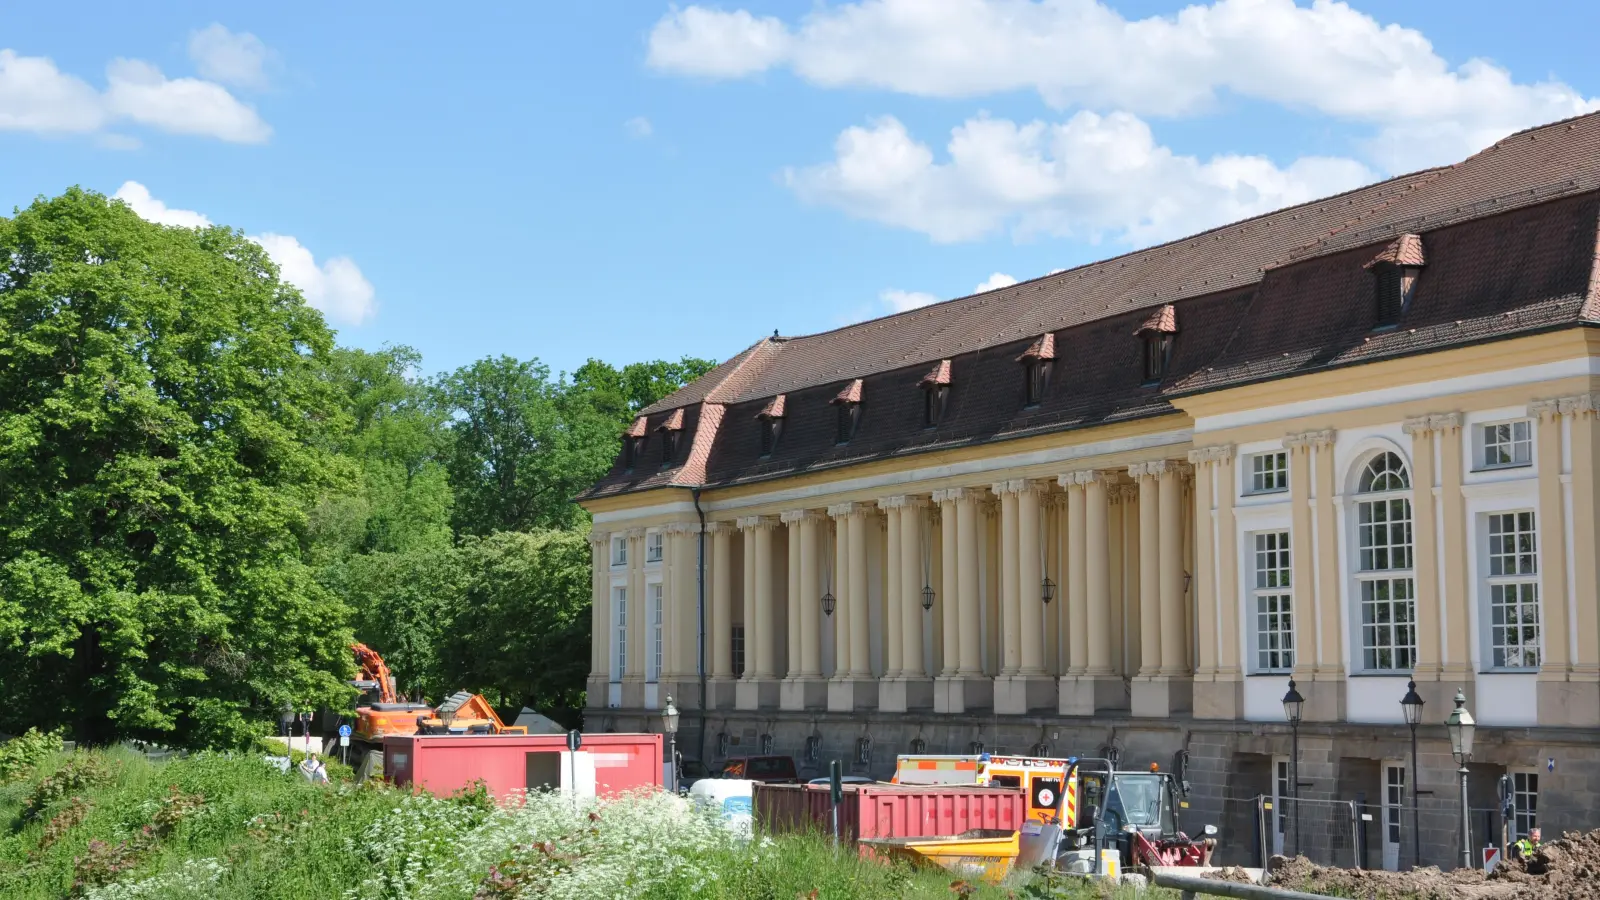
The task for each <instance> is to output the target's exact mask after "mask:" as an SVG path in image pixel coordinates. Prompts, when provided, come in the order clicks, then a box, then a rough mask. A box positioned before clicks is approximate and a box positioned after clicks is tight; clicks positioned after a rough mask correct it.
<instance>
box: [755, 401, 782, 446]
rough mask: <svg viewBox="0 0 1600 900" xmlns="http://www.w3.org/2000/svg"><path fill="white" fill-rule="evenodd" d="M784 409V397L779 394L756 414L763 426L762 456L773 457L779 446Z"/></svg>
mask: <svg viewBox="0 0 1600 900" xmlns="http://www.w3.org/2000/svg"><path fill="white" fill-rule="evenodd" d="M783 408H784V395H783V394H779V395H778V396H776V397H773V398H772V399H771V400H768V401H767V405H766V406H763V407H761V412H758V413H756V419H757V420H758V421H759V423H760V425H761V455H762V456H771V455H772V451H773V450H774V449H776V448H777V446H778V438H780V437H782V436H783Z"/></svg>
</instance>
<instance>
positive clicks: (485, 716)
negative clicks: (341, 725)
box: [350, 644, 528, 759]
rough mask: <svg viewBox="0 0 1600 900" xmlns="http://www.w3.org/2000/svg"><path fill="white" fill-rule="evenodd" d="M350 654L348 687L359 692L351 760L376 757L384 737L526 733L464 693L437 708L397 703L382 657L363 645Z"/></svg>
mask: <svg viewBox="0 0 1600 900" xmlns="http://www.w3.org/2000/svg"><path fill="white" fill-rule="evenodd" d="M350 650H351V652H352V653H354V654H355V659H356V668H357V670H358V672H357V677H356V678H355V679H354V680H352V681H351V682H350V684H351V686H352V687H355V688H356V689H357V690H359V691H361V697H360V699H358V700H357V706H356V723H355V725H354V726H353V727H352V728H351V735H350V743H351V750H352V753H351V756H352V757H354V758H356V759H361V758H364V757H365V755H366V753H367V752H368V751H372V750H377V751H380V753H379V756H380V757H381V756H382V753H381V751H382V749H383V739H384V738H386V737H388V736H390V735H407V734H472V735H476V734H527V733H528V729H527V728H525V727H523V726H521V725H507V724H505V723H504V722H502V721H501V720H500V717H499V716H498V715H496V714H495V711H494V707H492V706H490V705H489V701H488V700H485V699H484V698H483V695H481V694H474V693H472V692H470V691H458V692H456V693H454V694H451V695H450V696H449V697H448V698H446V700H445V701H444V702H443V703H441V704H439V705H438V706H437V707H434V706H431V705H429V704H427V703H417V702H405V701H401V700H400V699H399V697H398V695H397V694H396V693H395V683H394V676H393V675H392V674H390V672H389V667H388V665H386V664H385V663H384V661H383V657H382V656H380V655H379V654H378V652H377V651H376V650H373V649H372V648H371V647H368V646H367V645H366V644H352V645H351V646H350Z"/></svg>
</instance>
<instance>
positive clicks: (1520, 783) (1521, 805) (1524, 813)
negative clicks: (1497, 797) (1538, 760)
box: [1510, 769, 1539, 840]
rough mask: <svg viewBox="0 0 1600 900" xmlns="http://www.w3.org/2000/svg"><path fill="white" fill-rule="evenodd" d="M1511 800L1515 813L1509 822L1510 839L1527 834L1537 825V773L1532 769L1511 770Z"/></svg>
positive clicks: (1523, 836)
mask: <svg viewBox="0 0 1600 900" xmlns="http://www.w3.org/2000/svg"><path fill="white" fill-rule="evenodd" d="M1510 774H1511V800H1512V802H1513V803H1515V804H1516V806H1517V814H1516V817H1515V819H1514V821H1512V823H1511V839H1512V840H1517V839H1519V838H1525V837H1527V836H1528V832H1529V831H1532V830H1533V829H1535V828H1538V827H1539V773H1538V772H1536V771H1534V770H1533V769H1512V770H1511V773H1510Z"/></svg>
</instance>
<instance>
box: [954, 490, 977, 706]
mask: <svg viewBox="0 0 1600 900" xmlns="http://www.w3.org/2000/svg"><path fill="white" fill-rule="evenodd" d="M955 499H956V555H957V557H958V562H957V567H956V579H957V582H956V606H957V609H956V619H957V621H958V622H959V623H960V625H961V628H960V631H961V640H960V645H961V647H960V658H961V665H960V669H959V670H958V671H959V673H960V674H961V675H963V676H967V677H969V678H980V677H981V676H982V675H983V651H982V649H981V644H980V642H981V641H982V639H983V597H982V596H981V595H980V594H979V579H978V567H979V558H980V557H981V556H982V553H981V552H980V543H981V541H982V535H983V534H984V529H983V528H982V527H981V526H982V525H983V522H982V521H980V511H979V509H978V505H979V504H980V503H981V502H982V500H981V498H980V497H979V496H978V495H977V493H976V492H975V491H973V490H971V489H966V490H963V491H962V492H961V494H960V496H958V497H956V498H955Z"/></svg>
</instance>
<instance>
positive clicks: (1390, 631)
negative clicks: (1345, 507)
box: [1356, 452, 1417, 672]
mask: <svg viewBox="0 0 1600 900" xmlns="http://www.w3.org/2000/svg"><path fill="white" fill-rule="evenodd" d="M1356 548H1357V553H1356V580H1357V582H1358V583H1359V585H1360V599H1359V602H1360V604H1361V619H1360V621H1361V668H1362V669H1364V670H1366V671H1369V672H1408V671H1410V670H1411V669H1412V667H1413V666H1415V665H1416V661H1417V601H1416V596H1417V592H1416V579H1415V577H1414V574H1413V572H1412V568H1413V560H1412V545H1411V476H1410V473H1408V472H1407V471H1406V464H1405V463H1404V462H1403V461H1402V460H1401V459H1400V457H1399V456H1397V455H1395V454H1393V453H1387V452H1385V453H1380V454H1378V455H1377V456H1374V457H1373V458H1372V459H1371V460H1370V461H1368V462H1367V465H1366V468H1364V469H1362V471H1361V478H1360V480H1359V482H1358V483H1357V486H1356Z"/></svg>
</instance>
